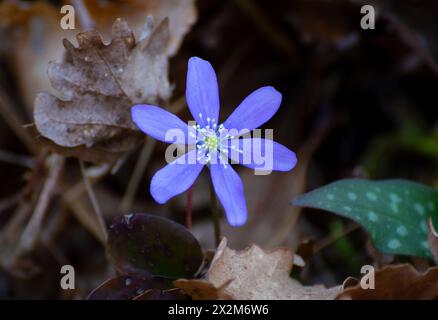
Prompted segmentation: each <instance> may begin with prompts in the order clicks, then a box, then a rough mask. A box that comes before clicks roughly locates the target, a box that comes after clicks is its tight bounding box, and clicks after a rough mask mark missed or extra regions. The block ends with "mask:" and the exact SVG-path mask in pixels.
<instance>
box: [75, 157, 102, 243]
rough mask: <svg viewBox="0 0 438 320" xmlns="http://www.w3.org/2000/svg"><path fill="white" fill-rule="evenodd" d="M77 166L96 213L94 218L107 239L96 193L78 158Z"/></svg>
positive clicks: (82, 163)
mask: <svg viewBox="0 0 438 320" xmlns="http://www.w3.org/2000/svg"><path fill="white" fill-rule="evenodd" d="M79 166H80V168H81V174H82V178H83V179H84V184H85V188H86V190H87V193H88V197H89V198H90V201H91V205H92V206H93V209H94V212H95V213H96V218H97V220H98V221H99V225H100V228H101V229H102V233H103V235H104V237H105V239H107V238H108V231H107V229H106V224H105V220H104V218H103V214H102V211H101V210H100V206H99V203H98V202H97V198H96V194H95V193H94V190H93V187H92V185H91V182H90V179H89V178H88V176H87V172H86V170H85V165H84V162H83V161H82V160H79Z"/></svg>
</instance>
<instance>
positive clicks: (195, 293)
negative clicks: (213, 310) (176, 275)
mask: <svg viewBox="0 0 438 320" xmlns="http://www.w3.org/2000/svg"><path fill="white" fill-rule="evenodd" d="M230 283H231V280H230V281H228V282H225V283H224V284H223V285H221V286H220V287H215V286H214V285H213V284H212V283H210V282H208V281H207V280H202V279H178V280H175V281H174V282H173V285H174V286H175V287H178V288H180V289H183V290H184V292H186V293H187V294H188V295H189V296H190V297H192V299H193V300H219V299H220V300H230V299H231V297H230V296H229V295H228V294H226V293H225V292H224V291H225V289H226V287H227V286H228V285H229V284H230Z"/></svg>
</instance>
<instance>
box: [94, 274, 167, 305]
mask: <svg viewBox="0 0 438 320" xmlns="http://www.w3.org/2000/svg"><path fill="white" fill-rule="evenodd" d="M171 287H172V284H171V282H170V281H169V279H166V278H163V277H154V276H151V275H149V274H146V273H144V274H142V275H140V274H132V275H123V276H117V277H114V278H112V279H109V280H107V281H105V282H104V283H102V284H101V285H100V286H98V287H97V288H96V289H94V290H93V291H92V292H91V293H90V294H89V295H88V297H87V300H131V299H134V298H135V297H137V296H138V295H141V294H143V293H144V292H146V291H147V290H151V289H169V288H171Z"/></svg>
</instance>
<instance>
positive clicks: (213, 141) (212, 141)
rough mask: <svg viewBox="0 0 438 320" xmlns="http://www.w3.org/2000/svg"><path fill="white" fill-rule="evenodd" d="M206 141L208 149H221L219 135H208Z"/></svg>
mask: <svg viewBox="0 0 438 320" xmlns="http://www.w3.org/2000/svg"><path fill="white" fill-rule="evenodd" d="M204 142H205V147H206V149H208V150H209V151H213V150H217V149H219V139H218V137H217V136H210V137H206V138H205V140H204Z"/></svg>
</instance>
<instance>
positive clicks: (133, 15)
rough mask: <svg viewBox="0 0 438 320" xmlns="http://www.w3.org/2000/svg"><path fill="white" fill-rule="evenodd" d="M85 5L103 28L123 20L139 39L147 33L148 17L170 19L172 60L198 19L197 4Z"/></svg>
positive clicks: (120, 0) (91, 0) (162, 0)
mask: <svg viewBox="0 0 438 320" xmlns="http://www.w3.org/2000/svg"><path fill="white" fill-rule="evenodd" d="M84 2H85V4H86V6H87V9H88V11H89V13H90V16H91V17H92V19H93V20H94V21H96V24H97V25H98V26H99V27H100V28H102V29H104V30H108V29H109V28H110V27H111V24H112V22H113V21H114V20H115V19H117V18H119V17H121V18H124V19H126V20H127V21H129V25H130V26H131V28H132V30H133V31H134V34H135V35H136V36H137V38H139V37H140V36H141V35H142V33H143V32H144V30H143V26H144V23H145V21H146V16H148V15H151V16H153V17H154V20H155V21H161V20H163V19H164V18H166V17H167V18H169V29H170V41H169V43H168V47H167V52H168V54H169V55H170V56H173V55H174V54H175V53H176V52H177V51H178V48H179V47H180V45H181V42H182V40H183V38H184V36H185V35H186V34H187V32H189V30H190V28H191V27H192V25H193V24H194V23H195V22H196V19H197V12H196V7H195V0H116V1H95V0H85V1H84Z"/></svg>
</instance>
